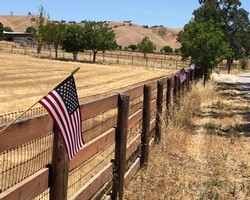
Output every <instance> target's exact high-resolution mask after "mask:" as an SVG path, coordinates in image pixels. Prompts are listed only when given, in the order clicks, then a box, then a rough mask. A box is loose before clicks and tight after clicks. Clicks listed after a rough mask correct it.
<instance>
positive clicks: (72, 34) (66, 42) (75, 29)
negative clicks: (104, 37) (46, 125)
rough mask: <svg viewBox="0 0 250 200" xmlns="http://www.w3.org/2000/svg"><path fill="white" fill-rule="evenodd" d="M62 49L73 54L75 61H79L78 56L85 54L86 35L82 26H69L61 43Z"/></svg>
mask: <svg viewBox="0 0 250 200" xmlns="http://www.w3.org/2000/svg"><path fill="white" fill-rule="evenodd" d="M61 44H62V49H63V50H65V51H66V52H70V53H72V54H73V59H74V60H75V61H76V60H77V54H78V53H79V52H83V51H84V48H85V35H84V29H83V27H82V26H80V25H77V24H69V25H67V26H66V27H65V31H64V34H63V38H62V41H61Z"/></svg>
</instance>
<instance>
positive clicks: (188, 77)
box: [186, 70, 190, 90]
mask: <svg viewBox="0 0 250 200" xmlns="http://www.w3.org/2000/svg"><path fill="white" fill-rule="evenodd" d="M186 86H187V90H189V87H190V70H188V71H187V83H186Z"/></svg>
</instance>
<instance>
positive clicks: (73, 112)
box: [39, 75, 84, 159]
mask: <svg viewBox="0 0 250 200" xmlns="http://www.w3.org/2000/svg"><path fill="white" fill-rule="evenodd" d="M39 103H41V104H42V105H43V106H44V107H45V109H46V110H47V111H48V112H49V114H50V115H51V117H52V118H53V120H54V123H55V125H56V127H57V129H58V130H59V131H60V134H61V136H62V138H63V141H64V145H65V147H66V150H67V153H68V157H69V159H71V158H72V157H73V156H74V155H75V154H76V153H77V152H78V151H79V150H80V149H81V148H82V147H83V144H84V143H83V139H82V120H81V111H80V107H79V102H78V97H77V92H76V86H75V81H74V77H73V75H70V76H69V77H68V78H66V79H65V80H64V81H63V82H61V83H60V84H59V85H58V86H57V87H56V88H55V89H54V90H52V91H50V92H49V93H48V94H47V95H46V96H44V97H43V98H42V99H41V100H40V101H39Z"/></svg>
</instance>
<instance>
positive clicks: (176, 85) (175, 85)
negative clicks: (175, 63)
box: [173, 76, 179, 104]
mask: <svg viewBox="0 0 250 200" xmlns="http://www.w3.org/2000/svg"><path fill="white" fill-rule="evenodd" d="M178 79H179V77H178V76H174V90H173V100H174V103H175V104H177V103H178V95H177V92H178Z"/></svg>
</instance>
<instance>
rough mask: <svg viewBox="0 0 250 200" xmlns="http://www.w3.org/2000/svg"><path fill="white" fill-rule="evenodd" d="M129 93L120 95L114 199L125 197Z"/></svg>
mask: <svg viewBox="0 0 250 200" xmlns="http://www.w3.org/2000/svg"><path fill="white" fill-rule="evenodd" d="M129 99H130V98H129V95H126V94H119V96H118V117H117V127H116V138H115V163H114V166H115V169H114V175H113V189H112V196H111V197H112V199H113V200H114V199H117V198H118V199H119V200H121V199H122V198H123V188H124V174H125V167H126V166H125V165H126V146H127V128H128V117H129Z"/></svg>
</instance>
